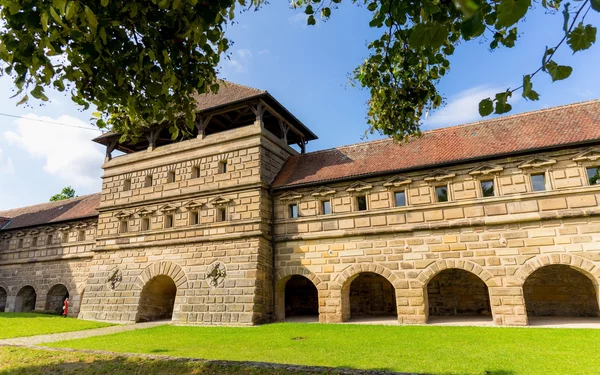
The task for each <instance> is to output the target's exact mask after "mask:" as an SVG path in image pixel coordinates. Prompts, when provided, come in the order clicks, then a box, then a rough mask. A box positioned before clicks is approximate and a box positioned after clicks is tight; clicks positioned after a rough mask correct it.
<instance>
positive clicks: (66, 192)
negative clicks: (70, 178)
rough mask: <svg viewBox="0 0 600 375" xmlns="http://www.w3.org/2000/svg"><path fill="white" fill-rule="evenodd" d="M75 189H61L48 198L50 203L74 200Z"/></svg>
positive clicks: (68, 187)
mask: <svg viewBox="0 0 600 375" xmlns="http://www.w3.org/2000/svg"><path fill="white" fill-rule="evenodd" d="M75 197H76V195H75V189H73V188H72V187H70V186H67V187H65V188H63V189H62V191H61V192H60V193H58V194H54V195H53V196H51V197H50V202H56V201H63V200H65V199H71V198H75Z"/></svg>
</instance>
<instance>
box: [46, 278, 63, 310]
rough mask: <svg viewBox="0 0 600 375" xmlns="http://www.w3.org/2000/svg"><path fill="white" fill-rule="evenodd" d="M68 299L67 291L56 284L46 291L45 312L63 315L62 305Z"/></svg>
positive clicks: (61, 285)
mask: <svg viewBox="0 0 600 375" xmlns="http://www.w3.org/2000/svg"><path fill="white" fill-rule="evenodd" d="M67 298H69V291H68V290H67V287H66V286H64V285H63V284H56V285H54V286H53V287H52V288H50V290H49V291H48V294H47V295H46V307H45V310H48V311H55V312H56V313H57V314H59V315H60V314H62V313H63V304H64V302H65V300H66V299H67Z"/></svg>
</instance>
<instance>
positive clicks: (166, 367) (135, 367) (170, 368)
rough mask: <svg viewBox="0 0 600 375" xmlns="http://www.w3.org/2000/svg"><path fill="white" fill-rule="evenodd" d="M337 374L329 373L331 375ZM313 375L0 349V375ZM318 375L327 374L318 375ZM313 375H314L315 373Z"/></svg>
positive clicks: (202, 363)
mask: <svg viewBox="0 0 600 375" xmlns="http://www.w3.org/2000/svg"><path fill="white" fill-rule="evenodd" d="M336 373H337V372H336V371H331V372H329V373H328V374H331V375H334V374H336ZM9 374H10V375H48V374H52V375H74V374H85V375H107V374H109V375H167V374H168V375H301V374H302V375H313V374H314V373H311V372H306V371H295V370H285V369H282V370H279V369H278V370H269V369H260V368H258V369H257V368H253V367H249V366H244V365H239V366H232V365H223V364H215V363H204V362H184V361H173V360H170V361H168V360H155V359H148V358H131V357H130V358H125V357H120V356H109V355H97V354H86V353H65V352H49V351H42V350H33V349H23V348H11V347H0V375H9ZM319 374H320V375H326V374H323V373H319ZM314 375H316V374H314Z"/></svg>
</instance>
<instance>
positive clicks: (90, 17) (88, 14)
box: [84, 5, 98, 34]
mask: <svg viewBox="0 0 600 375" xmlns="http://www.w3.org/2000/svg"><path fill="white" fill-rule="evenodd" d="M84 12H85V18H86V19H87V21H88V23H89V24H90V29H91V30H92V33H94V34H95V33H96V28H97V27H98V18H96V15H95V14H94V12H92V10H91V9H90V7H88V6H87V5H86V6H85V8H84Z"/></svg>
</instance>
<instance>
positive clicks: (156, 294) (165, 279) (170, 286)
mask: <svg viewBox="0 0 600 375" xmlns="http://www.w3.org/2000/svg"><path fill="white" fill-rule="evenodd" d="M176 295H177V286H176V285H175V282H173V279H171V278H170V277H169V276H165V275H160V276H156V277H154V278H153V279H152V280H150V281H148V282H147V283H146V285H144V289H142V293H141V295H140V304H139V307H138V315H137V319H136V322H138V323H139V322H151V321H154V320H165V319H171V318H172V317H173V307H174V306H175V296H176Z"/></svg>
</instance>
